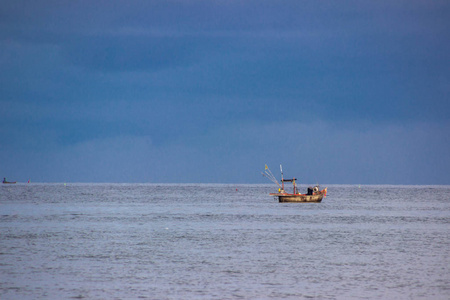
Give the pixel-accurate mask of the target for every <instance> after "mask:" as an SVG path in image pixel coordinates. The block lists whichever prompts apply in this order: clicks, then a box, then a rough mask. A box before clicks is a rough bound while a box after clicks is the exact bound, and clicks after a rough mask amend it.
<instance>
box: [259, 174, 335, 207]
mask: <svg viewBox="0 0 450 300" xmlns="http://www.w3.org/2000/svg"><path fill="white" fill-rule="evenodd" d="M280 171H281V184H280V183H279V182H278V180H277V179H276V178H275V176H274V175H273V174H272V172H271V171H270V169H269V168H268V167H267V165H266V166H265V171H264V173H262V174H263V176H265V177H267V178H268V179H269V180H271V181H272V182H274V183H275V184H276V185H278V187H279V188H278V193H270V195H271V196H274V197H277V198H278V201H279V202H313V203H314V202H315V203H317V202H322V199H323V198H324V197H326V196H327V188H324V189H323V190H320V187H319V185H316V186H314V187H308V189H307V193H306V194H302V193H300V192H299V191H298V188H297V184H296V182H295V181H296V180H297V178H292V179H284V178H283V167H282V166H281V165H280ZM285 182H292V186H293V192H292V193H288V192H286V190H285V189H284V183H285Z"/></svg>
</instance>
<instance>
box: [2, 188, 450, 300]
mask: <svg viewBox="0 0 450 300" xmlns="http://www.w3.org/2000/svg"><path fill="white" fill-rule="evenodd" d="M322 187H325V186H322ZM327 187H328V194H327V197H326V198H325V199H324V200H323V201H322V202H321V203H279V202H278V201H277V199H274V198H273V197H272V196H270V195H269V193H270V192H274V191H276V190H277V187H276V186H275V185H266V184H81V183H80V184H73V183H66V184H64V183H53V184H39V183H30V184H25V183H24V184H19V183H18V184H12V185H7V184H3V185H1V186H0V299H450V186H398V185H328V186H327ZM306 188H307V185H304V186H300V190H305V191H306Z"/></svg>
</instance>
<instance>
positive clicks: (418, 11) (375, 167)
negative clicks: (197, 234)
mask: <svg viewBox="0 0 450 300" xmlns="http://www.w3.org/2000/svg"><path fill="white" fill-rule="evenodd" d="M449 132H450V2H449V1H417V0H408V1H404V0H398V1H364V0H363V1H361V0H355V1H299V0H286V1H264V0H249V1H232V0H231V1H230V0H227V1H195V0H192V1H186V0H183V1H151V0H149V1H115V0H112V1H101V0H99V1H81V0H80V1H73V0H71V1H65V0H58V1H46V0H43V1H22V0H12V1H4V0H0V155H1V157H2V158H1V160H0V176H1V177H6V178H7V179H8V180H11V181H19V182H26V181H27V180H31V182H112V183H114V182H123V183H128V182H130V183H134V182H136V183H230V184H235V183H236V184H238V183H270V182H269V181H268V180H267V179H266V178H264V177H263V176H262V175H261V172H262V171H264V166H265V164H267V165H268V166H269V167H270V168H271V170H272V172H273V173H274V174H275V175H276V176H277V177H279V165H280V164H282V165H283V171H284V175H285V177H296V178H298V180H299V183H300V184H302V183H305V184H307V183H328V184H408V185H409V184H411V185H416V184H417V185H428V184H444V185H448V184H450V171H449V170H450V154H449V153H450V134H449Z"/></svg>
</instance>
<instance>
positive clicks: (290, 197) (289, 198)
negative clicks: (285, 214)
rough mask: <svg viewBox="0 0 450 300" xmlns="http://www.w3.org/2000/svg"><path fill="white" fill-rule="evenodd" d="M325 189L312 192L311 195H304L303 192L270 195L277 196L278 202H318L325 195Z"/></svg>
mask: <svg viewBox="0 0 450 300" xmlns="http://www.w3.org/2000/svg"><path fill="white" fill-rule="evenodd" d="M326 193H327V189H324V190H322V191H320V192H317V193H314V194H313V195H305V194H283V193H277V194H270V195H272V196H275V197H278V201H279V202H310V203H319V202H322V199H323V197H324V196H325V195H326Z"/></svg>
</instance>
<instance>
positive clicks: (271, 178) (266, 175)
mask: <svg viewBox="0 0 450 300" xmlns="http://www.w3.org/2000/svg"><path fill="white" fill-rule="evenodd" d="M261 174H262V175H263V176H264V177H267V178H269V180H270V181H272V182H273V183H275V184H276V185H278V186H279V187H280V188H281V185H280V183H279V182H278V180H277V179H276V178H275V176H273V174H272V171H270V169H269V167H268V166H267V165H266V166H265V170H264V173H263V172H261Z"/></svg>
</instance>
